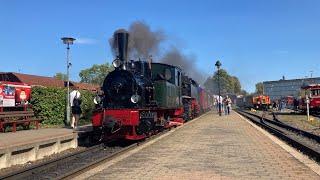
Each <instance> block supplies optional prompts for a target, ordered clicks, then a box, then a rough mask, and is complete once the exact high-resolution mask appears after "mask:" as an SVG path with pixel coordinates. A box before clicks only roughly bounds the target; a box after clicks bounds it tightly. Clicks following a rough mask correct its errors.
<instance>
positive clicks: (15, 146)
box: [0, 128, 78, 169]
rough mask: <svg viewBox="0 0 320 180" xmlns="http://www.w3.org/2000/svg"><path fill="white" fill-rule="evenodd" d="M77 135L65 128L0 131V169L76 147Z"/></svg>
mask: <svg viewBox="0 0 320 180" xmlns="http://www.w3.org/2000/svg"><path fill="white" fill-rule="evenodd" d="M77 136H78V135H77V133H74V132H73V130H72V129H65V128H50V129H49V128H48V129H38V130H24V131H18V132H15V133H0V169H2V168H6V167H10V166H12V165H17V164H24V163H26V162H29V161H34V160H38V159H41V158H43V157H45V156H49V155H51V154H55V153H59V152H62V151H64V150H67V149H70V148H76V147H77V146H78V141H77Z"/></svg>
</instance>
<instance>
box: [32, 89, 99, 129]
mask: <svg viewBox="0 0 320 180" xmlns="http://www.w3.org/2000/svg"><path fill="white" fill-rule="evenodd" d="M66 93H67V89H66V88H52V87H33V88H32V94H31V102H30V103H31V104H32V107H33V111H34V112H35V115H36V116H39V117H43V119H44V121H43V122H42V124H44V125H63V124H64V119H65V109H66V98H67V95H66ZM80 93H81V99H82V104H81V109H82V112H83V113H82V116H81V118H83V119H86V120H87V121H90V117H91V114H92V110H93V107H94V103H93V97H94V93H92V92H91V91H84V90H83V91H82V90H81V91H80Z"/></svg>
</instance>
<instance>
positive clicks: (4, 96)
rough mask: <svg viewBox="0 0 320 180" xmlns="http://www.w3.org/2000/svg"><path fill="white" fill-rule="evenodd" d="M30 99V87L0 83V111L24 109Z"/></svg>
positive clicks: (17, 83)
mask: <svg viewBox="0 0 320 180" xmlns="http://www.w3.org/2000/svg"><path fill="white" fill-rule="evenodd" d="M30 98H31V86H30V85H28V84H26V83H19V82H8V81H0V111H6V110H8V111H10V110H17V109H19V108H20V109H24V110H25V108H26V107H27V105H28V104H29V101H30Z"/></svg>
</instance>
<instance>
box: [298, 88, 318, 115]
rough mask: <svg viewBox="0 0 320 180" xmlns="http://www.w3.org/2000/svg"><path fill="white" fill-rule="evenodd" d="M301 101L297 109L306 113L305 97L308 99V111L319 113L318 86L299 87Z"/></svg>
mask: <svg viewBox="0 0 320 180" xmlns="http://www.w3.org/2000/svg"><path fill="white" fill-rule="evenodd" d="M300 95H301V99H300V102H299V109H300V110H303V111H307V97H308V98H309V107H310V111H311V112H314V113H318V112H319V111H320V84H310V85H307V86H303V87H301V92H300Z"/></svg>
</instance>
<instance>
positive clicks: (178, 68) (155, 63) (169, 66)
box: [151, 62, 182, 71]
mask: <svg viewBox="0 0 320 180" xmlns="http://www.w3.org/2000/svg"><path fill="white" fill-rule="evenodd" d="M151 64H160V65H165V66H169V67H173V68H177V69H179V70H180V71H182V69H181V68H180V67H178V66H174V65H170V64H165V63H155V62H153V63H151Z"/></svg>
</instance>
